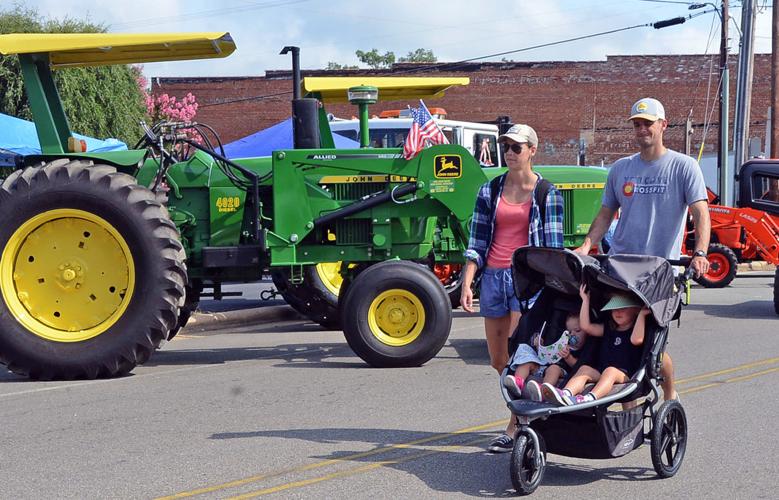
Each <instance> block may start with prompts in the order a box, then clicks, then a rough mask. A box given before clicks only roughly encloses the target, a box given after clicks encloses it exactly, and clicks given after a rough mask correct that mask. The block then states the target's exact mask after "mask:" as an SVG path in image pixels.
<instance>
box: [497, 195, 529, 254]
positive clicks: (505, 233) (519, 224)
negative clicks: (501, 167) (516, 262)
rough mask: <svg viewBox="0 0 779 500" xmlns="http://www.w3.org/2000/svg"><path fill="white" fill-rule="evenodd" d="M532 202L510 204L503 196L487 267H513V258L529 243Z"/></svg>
mask: <svg viewBox="0 0 779 500" xmlns="http://www.w3.org/2000/svg"><path fill="white" fill-rule="evenodd" d="M532 204H533V202H532V200H528V201H526V202H525V203H509V202H508V201H506V199H505V198H503V196H501V197H500V203H498V211H497V213H496V214H495V230H494V231H493V233H492V244H491V245H490V249H489V253H488V254H487V267H495V268H499V269H505V268H507V267H511V256H512V254H513V253H514V250H516V249H517V248H519V247H523V246H525V245H527V243H528V232H529V226H530V207H531V206H532Z"/></svg>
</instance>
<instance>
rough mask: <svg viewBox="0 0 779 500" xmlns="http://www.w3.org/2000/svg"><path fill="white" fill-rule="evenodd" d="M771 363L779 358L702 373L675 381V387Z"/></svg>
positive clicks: (776, 361)
mask: <svg viewBox="0 0 779 500" xmlns="http://www.w3.org/2000/svg"><path fill="white" fill-rule="evenodd" d="M772 363H779V357H777V358H769V359H764V360H762V361H755V362H754V363H747V364H745V365H739V366H734V367H733V368H727V369H725V370H719V371H716V372H709V373H704V374H703V375H697V376H695V377H689V378H685V379H681V380H677V381H676V382H675V383H676V385H679V384H687V383H689V382H695V381H696V380H703V379H707V378H711V377H716V376H717V375H725V374H726V373H733V372H738V371H741V370H746V369H749V368H755V367H758V366H763V365H770V364H772Z"/></svg>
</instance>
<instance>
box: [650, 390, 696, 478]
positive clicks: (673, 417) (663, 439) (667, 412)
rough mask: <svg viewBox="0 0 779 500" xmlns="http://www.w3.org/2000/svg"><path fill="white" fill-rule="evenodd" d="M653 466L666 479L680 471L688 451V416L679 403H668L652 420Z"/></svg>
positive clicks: (672, 401)
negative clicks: (685, 453)
mask: <svg viewBox="0 0 779 500" xmlns="http://www.w3.org/2000/svg"><path fill="white" fill-rule="evenodd" d="M651 449H652V465H654V467H655V472H657V475H658V476H660V477H662V478H666V477H671V476H673V475H674V474H676V473H677V472H678V471H679V467H681V465H682V460H683V459H684V451H685V450H686V449H687V416H686V415H685V414H684V408H683V407H682V405H681V403H679V401H674V400H670V401H666V402H665V403H663V404H662V406H660V411H658V412H657V413H656V414H655V416H654V418H653V419H652V436H651Z"/></svg>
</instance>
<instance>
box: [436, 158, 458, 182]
mask: <svg viewBox="0 0 779 500" xmlns="http://www.w3.org/2000/svg"><path fill="white" fill-rule="evenodd" d="M433 161H434V170H433V172H434V173H435V178H436V179H459V178H460V176H462V175H463V167H462V160H461V159H460V156H459V155H438V156H436V157H435V159H434V160H433Z"/></svg>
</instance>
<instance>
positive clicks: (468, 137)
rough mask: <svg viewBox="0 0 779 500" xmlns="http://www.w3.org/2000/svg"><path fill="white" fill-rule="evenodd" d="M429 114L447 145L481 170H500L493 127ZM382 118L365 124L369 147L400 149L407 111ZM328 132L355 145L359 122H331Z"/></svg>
mask: <svg viewBox="0 0 779 500" xmlns="http://www.w3.org/2000/svg"><path fill="white" fill-rule="evenodd" d="M430 113H431V114H432V115H433V119H434V120H435V121H436V123H438V126H439V127H441V130H443V132H444V135H445V136H446V138H447V139H449V142H450V143H452V144H458V145H460V146H463V147H464V148H465V149H467V150H468V151H469V152H470V153H471V154H472V155H473V156H474V158H476V160H477V161H478V162H479V164H480V165H481V166H482V167H499V166H504V164H503V151H501V149H500V148H498V136H499V135H500V133H499V129H498V126H497V125H493V124H489V123H475V122H462V121H457V120H447V119H446V118H441V116H445V114H444V113H445V112H444V111H443V110H442V109H441V108H430ZM382 116H384V117H381V118H371V119H370V120H369V128H370V147H372V148H396V147H403V141H405V139H406V135H408V131H409V129H410V128H411V117H410V116H408V112H407V110H402V111H384V112H382ZM330 129H331V130H332V131H333V133H334V134H339V135H342V136H343V137H346V138H349V139H352V140H354V141H358V142H359V140H360V137H359V134H360V121H359V120H358V119H356V118H355V119H351V120H342V119H339V118H333V119H332V120H331V121H330Z"/></svg>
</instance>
